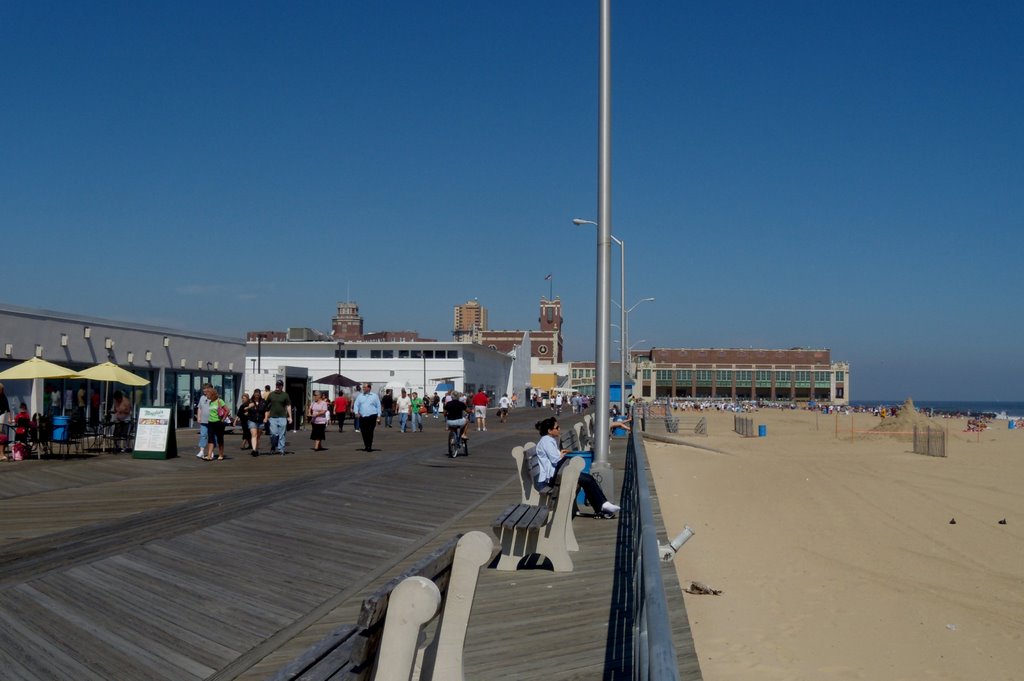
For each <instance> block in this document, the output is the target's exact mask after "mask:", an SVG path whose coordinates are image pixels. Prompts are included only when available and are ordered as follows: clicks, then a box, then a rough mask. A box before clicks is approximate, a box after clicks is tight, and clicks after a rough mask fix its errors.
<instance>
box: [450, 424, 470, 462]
mask: <svg viewBox="0 0 1024 681" xmlns="http://www.w3.org/2000/svg"><path fill="white" fill-rule="evenodd" d="M461 433H462V426H448V457H449V458H452V459H454V458H455V457H457V456H469V440H467V439H465V438H463V437H462V436H461Z"/></svg>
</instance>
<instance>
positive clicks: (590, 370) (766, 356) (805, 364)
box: [571, 348, 850, 404]
mask: <svg viewBox="0 0 1024 681" xmlns="http://www.w3.org/2000/svg"><path fill="white" fill-rule="evenodd" d="M831 355H832V353H831V351H830V350H829V349H827V348H822V349H802V348H791V349H788V350H778V349H776V350H767V349H744V348H651V349H650V350H648V351H643V352H641V351H636V352H634V353H633V355H632V360H633V361H632V365H631V367H630V371H629V372H628V373H629V377H630V380H632V381H633V383H634V385H633V394H634V395H636V396H638V397H643V398H644V399H657V398H665V397H674V398H698V399H728V400H769V401H791V402H806V401H810V400H817V401H821V402H830V403H832V404H849V401H850V365H849V363H847V362H833V361H832V357H831ZM616 366H618V365H616ZM571 372H572V379H573V386H574V387H575V388H577V389H579V390H581V391H582V392H587V386H588V383H589V385H590V386H591V387H592V386H593V383H594V363H593V362H573V363H572V365H571ZM612 379H613V382H614V383H615V384H616V385H617V384H618V375H617V374H614V373H613V376H612Z"/></svg>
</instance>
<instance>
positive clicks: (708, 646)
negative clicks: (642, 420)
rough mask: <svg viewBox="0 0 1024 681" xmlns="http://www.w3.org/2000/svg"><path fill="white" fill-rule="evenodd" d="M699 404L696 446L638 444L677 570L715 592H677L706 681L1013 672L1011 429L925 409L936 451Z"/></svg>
mask: <svg viewBox="0 0 1024 681" xmlns="http://www.w3.org/2000/svg"><path fill="white" fill-rule="evenodd" d="M705 415H707V416H708V419H709V433H710V434H709V436H707V437H696V436H693V437H688V438H686V440H687V441H690V442H693V443H694V444H695V445H698V446H699V447H702V448H706V449H698V448H694V447H689V446H685V445H676V444H664V443H659V442H655V441H652V440H647V441H646V444H647V452H648V456H649V458H650V463H651V468H652V471H653V477H654V480H655V483H656V485H657V489H658V496H659V500H660V503H661V508H662V511H663V514H664V517H665V522H666V525H667V528H666V529H667V532H668V535H669V537H672V536H674V535H675V534H676V533H678V532H679V531H681V530H682V528H683V525H684V524H687V525H690V526H691V527H692V528H693V529H694V530H695V532H696V535H695V536H694V537H693V538H692V539H691V540H690V541H689V542H688V543H687V544H686V546H685V547H684V548H683V549H682V551H681V553H680V555H679V556H678V557H677V558H676V562H675V566H676V570H677V572H678V574H679V579H680V582H681V583H682V584H683V585H684V587H685V586H687V585H689V583H690V582H691V581H693V580H696V581H700V582H703V583H705V584H707V585H708V586H711V587H714V588H716V589H721V590H722V591H723V593H722V594H721V595H719V596H710V595H700V596H698V595H689V594H687V595H686V596H685V601H686V608H687V612H688V614H689V618H690V623H691V625H692V628H693V635H694V640H695V643H696V647H697V653H698V655H699V658H700V665H701V669H702V670H703V674H704V678H705V679H706V680H707V681H718V680H729V681H733V680H744V679H751V680H753V679H758V680H764V679H808V680H811V679H886V680H888V679H908V680H911V679H913V680H920V679H971V680H980V679H985V680H995V679H1022V678H1024V494H1022V488H1024V431H1021V430H1008V429H1007V424H1006V421H994V422H993V424H992V427H990V428H989V429H988V430H986V431H984V432H983V433H981V434H980V436H979V435H978V434H976V433H964V432H962V430H963V428H964V427H965V425H966V421H964V420H956V419H941V418H936V419H932V422H933V423H934V424H935V425H937V426H941V427H943V428H947V429H948V438H949V439H948V442H947V457H946V458H937V457H930V456H924V455H920V454H914V453H913V452H912V445H911V443H910V440H909V438H902V437H893V436H889V437H885V436H868V435H864V434H860V433H856V434H855V437H854V438H853V439H851V434H850V432H849V431H850V427H851V426H850V419H851V418H852V419H854V421H853V423H854V429H855V430H869V429H871V428H873V427H874V426H876V425H878V424H879V419H878V418H877V417H873V416H870V415H865V414H857V415H855V416H852V417H851V416H839V417H838V421H837V420H836V419H837V417H835V416H825V415H817V416H816V415H815V414H814V413H811V412H807V411H780V410H774V409H767V410H762V411H760V412H756V413H754V414H752V416H753V418H754V420H755V422H756V423H757V424H765V425H766V426H767V433H768V434H767V437H762V438H742V437H740V436H739V435H736V434H735V433H733V432H732V424H733V420H732V419H733V416H732V414H729V413H720V412H711V413H708V412H705ZM837 426H838V430H839V437H837V436H836V429H837ZM652 430H658V431H660V426H656V427H655V428H653V429H652ZM1004 518H1005V519H1006V524H999V521H1000V520H1002V519H1004ZM951 519H955V520H956V524H950V520H951Z"/></svg>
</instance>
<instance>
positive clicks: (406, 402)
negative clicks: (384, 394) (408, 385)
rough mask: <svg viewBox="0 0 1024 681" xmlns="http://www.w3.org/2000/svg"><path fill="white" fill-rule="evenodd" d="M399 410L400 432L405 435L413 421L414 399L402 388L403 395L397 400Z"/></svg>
mask: <svg viewBox="0 0 1024 681" xmlns="http://www.w3.org/2000/svg"><path fill="white" fill-rule="evenodd" d="M395 404H396V405H397V409H398V432H400V433H404V432H405V429H406V428H408V427H409V422H410V421H411V420H412V398H411V397H409V395H408V393H406V392H405V388H402V394H401V395H399V396H398V399H397V400H395Z"/></svg>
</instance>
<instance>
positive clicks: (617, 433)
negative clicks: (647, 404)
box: [586, 414, 627, 471]
mask: <svg viewBox="0 0 1024 681" xmlns="http://www.w3.org/2000/svg"><path fill="white" fill-rule="evenodd" d="M625 420H626V417H625V416H624V415H622V414H619V415H618V416H616V417H614V418H613V419H612V421H625ZM626 434H627V433H626V429H625V428H619V427H618V426H616V427H615V428H612V437H626ZM586 470H588V471H589V470H590V469H589V468H587V469H586Z"/></svg>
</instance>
